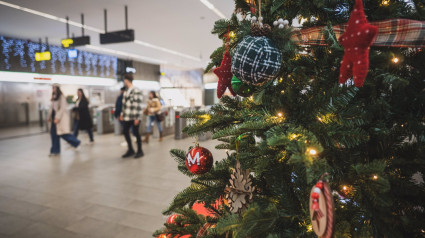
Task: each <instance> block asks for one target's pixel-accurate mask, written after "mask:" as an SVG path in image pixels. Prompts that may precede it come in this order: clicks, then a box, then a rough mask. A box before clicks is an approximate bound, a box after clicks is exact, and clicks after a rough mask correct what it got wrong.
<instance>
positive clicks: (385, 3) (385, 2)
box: [381, 0, 390, 6]
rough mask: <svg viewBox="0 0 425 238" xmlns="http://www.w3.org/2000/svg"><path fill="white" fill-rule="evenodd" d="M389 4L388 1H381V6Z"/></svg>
mask: <svg viewBox="0 0 425 238" xmlns="http://www.w3.org/2000/svg"><path fill="white" fill-rule="evenodd" d="M389 4H390V1H388V0H383V1H382V3H381V6H388V5H389Z"/></svg>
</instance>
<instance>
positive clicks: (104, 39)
mask: <svg viewBox="0 0 425 238" xmlns="http://www.w3.org/2000/svg"><path fill="white" fill-rule="evenodd" d="M131 41H134V30H124V31H114V32H108V33H105V34H100V44H112V43H121V42H131Z"/></svg>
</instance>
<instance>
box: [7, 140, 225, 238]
mask: <svg viewBox="0 0 425 238" xmlns="http://www.w3.org/2000/svg"><path fill="white" fill-rule="evenodd" d="M80 139H82V140H83V141H87V140H88V139H87V137H86V135H82V136H81V138H80ZM95 140H96V143H95V144H94V145H82V146H81V148H80V150H79V151H74V150H73V149H70V148H69V147H68V146H67V145H66V143H65V142H64V141H62V142H61V143H62V154H61V156H60V157H53V158H50V157H48V156H47V154H48V151H49V146H50V138H49V136H48V135H47V134H42V135H37V136H31V137H23V138H16V139H10V140H2V141H0V238H3V237H13V238H26V237H31V238H38V237H40V238H50V237H52V238H68V237H70V238H76V237H82V238H83V237H84V238H89V237H101V238H108V237H114V238H126V237H128V238H132V237H141V238H144V237H152V232H153V231H155V230H156V229H157V228H160V227H161V226H162V224H163V223H164V222H165V220H166V217H164V216H162V214H161V211H162V210H163V209H164V208H166V207H167V205H168V204H169V203H170V201H171V200H172V198H173V197H174V195H176V194H177V193H178V192H179V191H181V190H182V189H183V188H185V187H186V186H187V185H188V184H189V181H190V180H189V178H187V177H186V176H184V175H182V174H180V173H179V172H178V170H177V168H176V162H175V161H174V160H173V159H172V158H171V156H170V155H169V150H170V149H171V148H181V149H184V150H186V149H187V148H188V147H189V146H190V145H192V142H193V139H190V138H189V139H185V140H178V141H176V140H174V138H173V137H172V136H170V137H166V138H165V139H164V141H163V142H162V143H159V142H158V141H156V140H153V141H152V142H151V143H150V144H149V145H146V144H144V151H145V154H146V155H145V157H143V158H142V159H139V160H135V159H125V160H124V159H121V158H120V156H121V154H123V153H124V152H125V147H121V146H120V142H122V141H123V138H122V137H121V136H114V135H112V134H109V135H101V136H96V138H95ZM201 145H203V146H204V147H206V148H209V149H210V150H211V151H212V152H213V154H214V157H215V158H223V157H224V152H223V151H217V150H215V149H214V146H215V142H212V141H207V142H202V143H201ZM67 147H68V148H67Z"/></svg>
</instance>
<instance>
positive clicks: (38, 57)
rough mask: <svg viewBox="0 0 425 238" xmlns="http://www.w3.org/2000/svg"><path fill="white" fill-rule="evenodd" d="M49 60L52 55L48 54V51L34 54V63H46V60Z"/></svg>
mask: <svg viewBox="0 0 425 238" xmlns="http://www.w3.org/2000/svg"><path fill="white" fill-rule="evenodd" d="M51 58H52V54H51V53H50V51H44V52H36V53H35V61H46V60H50V59H51Z"/></svg>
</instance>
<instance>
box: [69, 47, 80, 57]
mask: <svg viewBox="0 0 425 238" xmlns="http://www.w3.org/2000/svg"><path fill="white" fill-rule="evenodd" d="M77 57H78V50H76V49H70V50H68V58H70V59H75V58H77Z"/></svg>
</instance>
